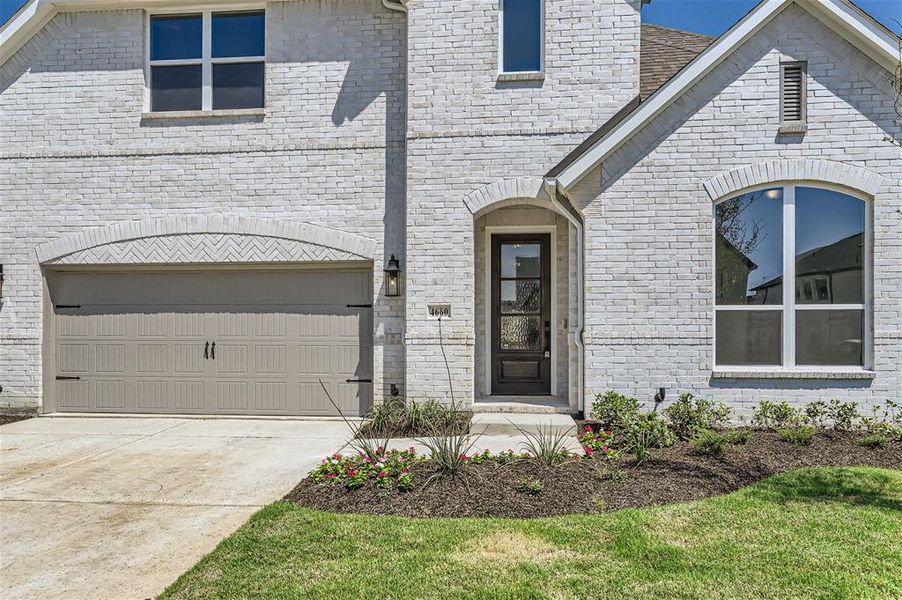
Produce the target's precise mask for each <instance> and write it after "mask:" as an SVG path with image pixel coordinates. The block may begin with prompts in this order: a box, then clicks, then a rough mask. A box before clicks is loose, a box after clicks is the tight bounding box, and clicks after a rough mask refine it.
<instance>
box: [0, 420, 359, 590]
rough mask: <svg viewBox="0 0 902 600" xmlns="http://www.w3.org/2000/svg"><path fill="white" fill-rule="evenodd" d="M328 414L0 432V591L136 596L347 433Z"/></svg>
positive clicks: (277, 493)
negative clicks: (312, 418)
mask: <svg viewBox="0 0 902 600" xmlns="http://www.w3.org/2000/svg"><path fill="white" fill-rule="evenodd" d="M348 434H349V432H348V428H347V426H346V425H345V424H344V423H341V422H335V421H299V420H254V419H203V420H200V419H197V420H195V419H179V418H122V417H72V418H69V417H66V418H39V419H31V420H28V421H21V422H18V423H12V424H9V425H4V426H3V427H0V598H4V599H5V600H11V599H13V598H41V599H49V598H65V599H67V600H80V599H88V598H91V599H99V598H116V599H130V598H139V599H140V598H148V597H152V596H154V595H156V594H158V593H159V592H161V591H162V590H163V588H164V587H165V586H167V585H168V584H170V583H172V581H174V580H175V578H176V577H178V576H179V575H181V574H182V573H183V572H184V571H185V570H187V569H188V568H190V567H191V566H192V565H193V564H194V563H195V562H196V561H197V560H199V559H200V558H201V557H202V556H204V555H205V554H206V553H208V552H209V551H210V550H212V549H213V548H214V547H215V546H216V544H217V543H218V542H219V541H221V540H222V539H223V538H225V537H226V536H228V535H229V534H231V533H232V532H233V531H234V530H235V529H237V528H238V527H239V526H240V525H241V524H242V523H244V521H245V520H247V518H248V517H249V516H250V515H251V514H252V513H254V512H255V511H256V510H258V509H259V508H260V507H261V506H264V505H265V504H268V503H270V502H272V501H273V500H276V499H277V498H279V497H281V496H282V495H283V494H285V493H286V492H288V491H289V490H290V489H291V488H292V487H293V486H294V484H295V483H297V482H298V481H299V480H300V479H301V478H302V477H304V476H305V475H306V473H307V472H308V471H309V470H310V469H311V468H313V467H314V466H315V465H316V464H318V463H319V461H320V460H321V459H322V458H323V457H324V456H327V455H328V454H330V453H331V452H334V451H335V450H336V449H338V448H340V447H341V446H342V445H343V444H344V443H345V441H346V438H347V437H348Z"/></svg>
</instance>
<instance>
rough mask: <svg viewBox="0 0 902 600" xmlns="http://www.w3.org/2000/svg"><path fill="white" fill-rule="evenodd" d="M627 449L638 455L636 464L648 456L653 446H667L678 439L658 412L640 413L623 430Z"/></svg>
mask: <svg viewBox="0 0 902 600" xmlns="http://www.w3.org/2000/svg"><path fill="white" fill-rule="evenodd" d="M623 437H624V439H625V440H626V443H627V449H628V450H630V451H632V452H633V453H634V454H635V455H636V465H640V464H642V463H643V462H645V460H646V459H647V458H648V454H649V450H650V449H652V448H666V447H668V446H672V445H673V443H674V442H675V441H676V438H675V436H674V435H673V432H672V431H670V427H668V426H667V421H666V420H664V419H663V418H661V416H660V415H659V414H658V413H653V412H652V413H646V414H640V415H639V416H638V417H637V418H636V419H635V421H633V423H632V424H630V425H629V427H628V429H626V430H625V431H624V432H623Z"/></svg>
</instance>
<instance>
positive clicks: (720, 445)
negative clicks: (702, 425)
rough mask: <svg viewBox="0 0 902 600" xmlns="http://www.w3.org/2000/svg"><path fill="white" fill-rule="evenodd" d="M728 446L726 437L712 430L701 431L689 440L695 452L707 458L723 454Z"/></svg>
mask: <svg viewBox="0 0 902 600" xmlns="http://www.w3.org/2000/svg"><path fill="white" fill-rule="evenodd" d="M726 445H727V440H726V436H724V435H723V434H721V433H718V432H716V431H713V430H711V429H701V430H699V431H698V432H697V433H696V434H695V437H693V438H692V439H691V440H689V446H690V447H691V448H692V451H693V452H695V453H696V454H703V455H707V456H716V455H718V454H723V451H724V448H725V447H726Z"/></svg>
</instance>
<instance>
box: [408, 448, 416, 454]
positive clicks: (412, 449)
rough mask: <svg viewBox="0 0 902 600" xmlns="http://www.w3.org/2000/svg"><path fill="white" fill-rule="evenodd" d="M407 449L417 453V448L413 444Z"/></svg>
mask: <svg viewBox="0 0 902 600" xmlns="http://www.w3.org/2000/svg"><path fill="white" fill-rule="evenodd" d="M407 451H408V452H410V453H411V454H416V453H417V449H416V448H414V447H413V446H411V447H410V448H408V449H407Z"/></svg>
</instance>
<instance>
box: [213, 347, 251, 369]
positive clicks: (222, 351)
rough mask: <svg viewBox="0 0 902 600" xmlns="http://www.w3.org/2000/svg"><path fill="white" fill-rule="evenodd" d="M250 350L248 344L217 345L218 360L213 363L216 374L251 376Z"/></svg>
mask: <svg viewBox="0 0 902 600" xmlns="http://www.w3.org/2000/svg"><path fill="white" fill-rule="evenodd" d="M249 350H250V348H249V347H248V345H247V344H226V343H218V344H216V348H215V355H216V359H215V360H213V361H212V362H213V363H214V365H215V369H216V373H217V374H219V375H249V374H250V370H249V368H248V355H249V354H250V352H249Z"/></svg>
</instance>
